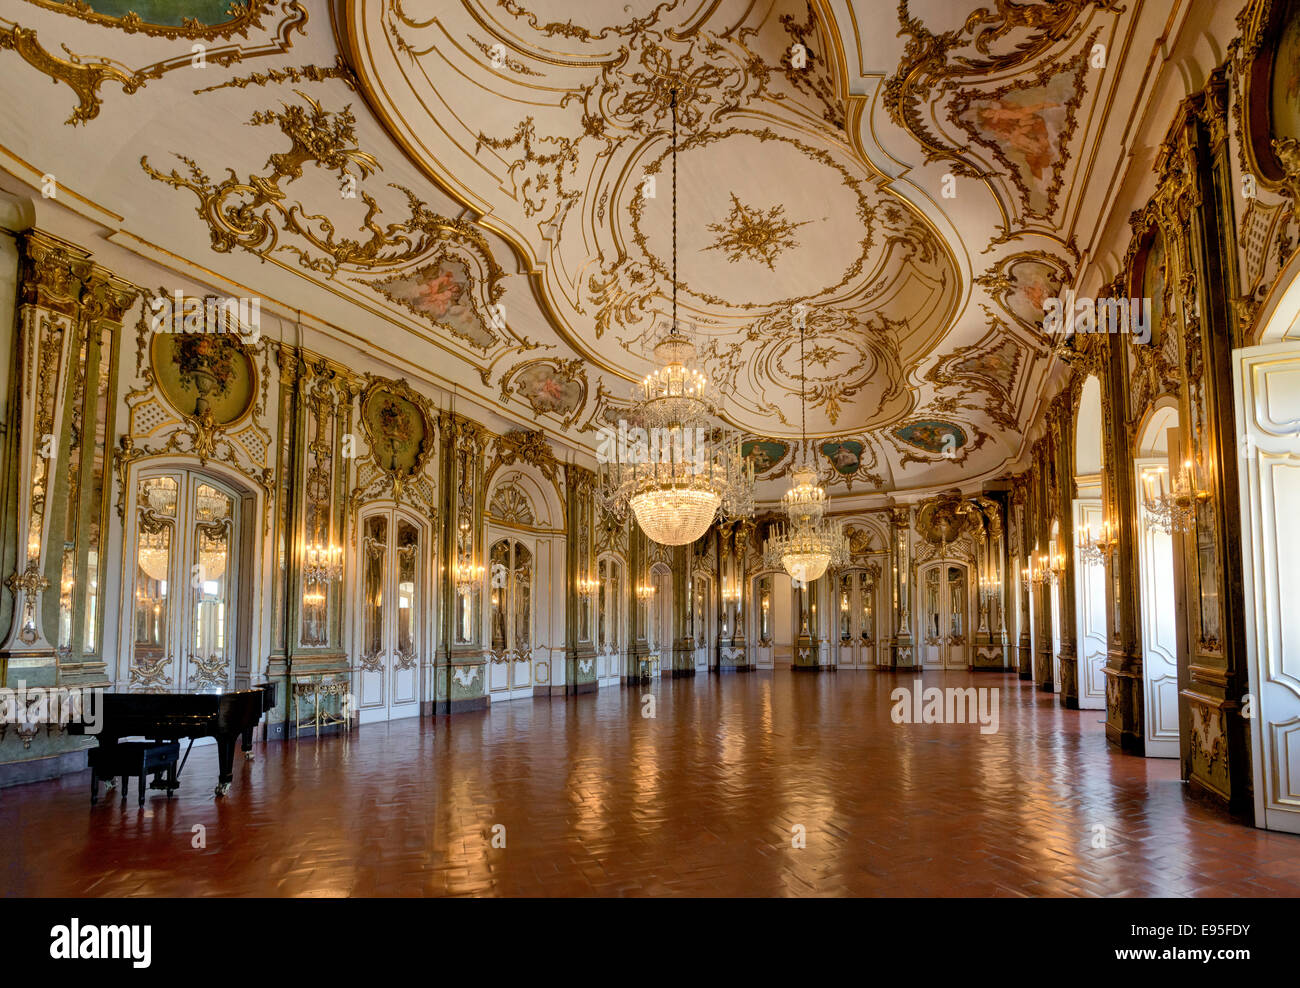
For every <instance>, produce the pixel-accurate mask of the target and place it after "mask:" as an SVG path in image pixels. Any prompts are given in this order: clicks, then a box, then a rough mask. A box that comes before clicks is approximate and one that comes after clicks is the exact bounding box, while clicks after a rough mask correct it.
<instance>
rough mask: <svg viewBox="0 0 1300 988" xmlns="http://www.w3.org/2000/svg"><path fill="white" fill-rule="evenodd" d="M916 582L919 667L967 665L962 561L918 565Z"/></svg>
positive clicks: (932, 667) (964, 579) (966, 611)
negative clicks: (919, 609)
mask: <svg viewBox="0 0 1300 988" xmlns="http://www.w3.org/2000/svg"><path fill="white" fill-rule="evenodd" d="M920 582H921V665H922V667H923V668H926V669H965V668H967V666H968V661H969V660H968V658H967V653H968V651H969V649H970V640H969V637H968V635H967V624H966V617H967V613H968V611H969V608H968V606H967V603H968V602H967V596H968V589H967V588H968V582H967V579H966V566H965V564H963V563H948V562H937V563H930V564H928V565H926V566H923V567H922V568H921V572H920Z"/></svg>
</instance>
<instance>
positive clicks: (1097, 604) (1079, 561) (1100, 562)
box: [1072, 376, 1109, 710]
mask: <svg viewBox="0 0 1300 988" xmlns="http://www.w3.org/2000/svg"><path fill="white" fill-rule="evenodd" d="M1101 430H1102V414H1101V381H1100V380H1099V379H1098V378H1097V377H1095V376H1092V377H1089V378H1088V380H1087V381H1085V382H1084V385H1083V390H1082V392H1081V393H1080V396H1079V409H1078V413H1077V416H1076V419H1075V448H1074V483H1075V487H1076V489H1077V492H1078V496H1077V497H1076V498H1075V499H1074V503H1073V506H1072V508H1073V512H1074V516H1073V519H1072V521H1073V530H1074V542H1075V544H1074V546H1073V548H1072V551H1073V553H1074V603H1075V606H1074V613H1075V622H1076V627H1075V642H1076V649H1077V652H1078V675H1079V683H1078V690H1079V709H1081V710H1105V709H1106V567H1105V560H1104V559H1101V558H1095V557H1094V558H1086V557H1085V555H1084V553H1083V551H1082V548H1081V547H1082V546H1083V545H1084V544H1085V543H1086V542H1088V541H1097V540H1105V539H1107V538H1108V537H1109V529H1108V527H1107V525H1106V519H1105V516H1104V512H1103V509H1102V502H1101V491H1102V469H1103V463H1102V457H1103V449H1104V444H1103V442H1102V431H1101Z"/></svg>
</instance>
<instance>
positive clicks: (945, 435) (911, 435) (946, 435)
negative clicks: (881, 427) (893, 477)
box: [894, 421, 966, 454]
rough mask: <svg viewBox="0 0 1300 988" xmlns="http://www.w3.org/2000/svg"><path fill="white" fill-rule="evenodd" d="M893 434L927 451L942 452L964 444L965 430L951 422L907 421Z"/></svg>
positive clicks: (956, 448) (955, 448) (953, 449)
mask: <svg viewBox="0 0 1300 988" xmlns="http://www.w3.org/2000/svg"><path fill="white" fill-rule="evenodd" d="M894 436H895V437H896V438H898V439H901V440H902V441H903V442H905V443H907V444H908V445H909V446H915V447H916V448H917V449H923V450H925V451H926V452H927V453H935V454H942V453H946V452H948V451H950V450H952V451H955V450H958V449H961V447H963V446H965V445H966V433H965V431H964V430H963V429H962V428H961V427H960V426H957V425H953V424H952V423H951V422H938V421H921V422H909V423H907V425H900V426H899V427H898V428H897V429H895V430H894Z"/></svg>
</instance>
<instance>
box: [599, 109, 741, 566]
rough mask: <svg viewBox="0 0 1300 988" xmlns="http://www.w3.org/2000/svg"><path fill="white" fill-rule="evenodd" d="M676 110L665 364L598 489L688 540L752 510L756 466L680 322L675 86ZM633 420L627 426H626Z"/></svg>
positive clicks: (652, 532)
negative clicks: (721, 420) (721, 416)
mask: <svg viewBox="0 0 1300 988" xmlns="http://www.w3.org/2000/svg"><path fill="white" fill-rule="evenodd" d="M670 105H671V107H672V115H673V144H672V163H673V271H672V279H673V301H672V305H673V312H672V324H671V326H670V327H669V329H668V331H667V332H665V333H663V334H662V336H661V337H660V339H659V341H658V342H657V343H656V344H655V347H654V355H655V360H656V362H657V363H658V364H659V365H660V366H659V367H658V368H657V369H656V370H654V371H653V372H651V373H650V374H647V375H646V377H645V378H644V379H643V380H642V381H641V382H640V383H639V384H637V385H636V386H635V387H634V388H633V390H632V404H631V408H630V409H629V414H628V419H629V421H628V422H627V423H621V424H620V427H619V430H618V435H617V437H614V436H613V435H612V434H611V435H610V436H609V437H608V438H609V439H610V440H611V441H609V442H605V443H603V444H602V446H603V447H604V452H605V454H606V455H603V456H601V457H600V459H601V474H602V484H601V489H602V492H603V496H604V501H605V505H606V507H607V508H608V509H609V510H611V511H613V512H614V513H615V514H616V515H618V516H619V517H623V516H624V515H625V512H626V509H628V508H631V510H632V513H633V514H634V515H635V516H636V520H637V524H639V525H640V526H641V529H642V530H643V531H644V532H645V533H646V535H647V536H649V537H650V539H651V540H653V541H654V542H658V543H659V544H661V545H685V544H687V543H689V542H694V541H695V540H696V539H698V538H699V537H700V536H701V535H703V534H704V533H705V532H706V531H708V528H709V525H711V524H712V523H713V520H714V519H715V518H716V517H717V516H718V514H719V512H722V513H723V514H726V515H728V516H730V517H742V516H746V515H749V514H750V513H752V511H753V504H754V501H753V496H754V472H753V466H752V465H751V464H750V463H749V462H748V461H746V460H745V459H744V458H743V457H742V456H741V455H740V437H739V436H728V435H727V433H726V430H724V429H723V428H722V427H721V426H720V425H719V424H718V423H717V421H716V419H715V417H714V416H715V415H716V414H717V411H718V406H719V400H718V396H717V393H716V390H715V389H714V387H713V383H712V382H711V381H710V380H709V378H708V376H707V375H706V374H704V373H703V372H702V371H701V370H700V369H699V368H698V367H696V366H695V360H696V348H695V344H694V342H693V341H692V340H691V338H690V337H689V335H688V334H687V333H686V332H684V331H683V330H682V328H681V326H680V325H679V323H678V321H677V91H676V90H673V92H672V101H671V104H670ZM628 426H630V428H629V427H628Z"/></svg>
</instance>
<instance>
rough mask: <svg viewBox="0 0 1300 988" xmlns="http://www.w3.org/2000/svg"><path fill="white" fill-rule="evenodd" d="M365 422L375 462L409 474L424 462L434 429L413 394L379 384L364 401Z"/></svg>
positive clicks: (382, 466) (364, 426)
mask: <svg viewBox="0 0 1300 988" xmlns="http://www.w3.org/2000/svg"><path fill="white" fill-rule="evenodd" d="M361 425H362V427H363V428H364V429H365V431H366V439H367V441H369V443H370V452H371V456H373V457H374V461H375V464H376V465H377V466H378V467H379V468H380V469H381V470H385V471H388V472H389V473H393V474H397V475H400V476H409V475H411V474H414V473H416V472H417V471H418V470H419V469H420V467H421V466H422V465H423V463H424V460H425V458H426V456H427V453H428V447H429V436H430V429H429V424H428V423H427V422H426V421H425V418H424V413H423V412H422V411H421V410H420V408H419V406H418V405H416V404H415V402H413V401H412V400H411V399H410V398H409V397H407V396H406V395H404V394H401V393H400V392H399V391H398V390H397V389H396V388H394V387H390V386H389V385H386V384H376V385H373V386H372V387H371V389H370V390H369V391H368V392H367V394H366V396H365V398H363V399H362V403H361Z"/></svg>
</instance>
